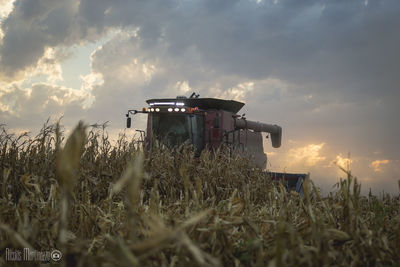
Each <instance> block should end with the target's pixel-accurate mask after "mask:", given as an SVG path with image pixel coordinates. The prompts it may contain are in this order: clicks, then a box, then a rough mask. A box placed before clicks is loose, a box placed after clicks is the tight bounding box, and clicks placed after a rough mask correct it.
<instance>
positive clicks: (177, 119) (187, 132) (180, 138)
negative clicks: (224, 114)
mask: <svg viewBox="0 0 400 267" xmlns="http://www.w3.org/2000/svg"><path fill="white" fill-rule="evenodd" d="M151 126H152V131H153V134H154V135H155V138H156V139H157V140H158V141H159V142H161V143H163V144H165V145H167V146H168V147H171V148H172V147H177V146H180V145H181V144H183V143H185V142H189V143H191V144H193V145H194V147H195V148H196V152H197V153H200V152H201V150H203V148H204V116H202V115H195V114H173V113H153V114H152V125H151Z"/></svg>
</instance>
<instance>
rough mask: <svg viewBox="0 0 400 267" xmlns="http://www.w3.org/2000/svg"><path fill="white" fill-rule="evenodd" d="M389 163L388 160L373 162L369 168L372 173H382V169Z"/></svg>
mask: <svg viewBox="0 0 400 267" xmlns="http://www.w3.org/2000/svg"><path fill="white" fill-rule="evenodd" d="M389 163H390V160H387V159H382V160H374V161H372V162H371V164H370V165H369V166H370V167H371V168H372V169H373V170H374V172H380V171H382V167H383V166H384V165H387V164H389Z"/></svg>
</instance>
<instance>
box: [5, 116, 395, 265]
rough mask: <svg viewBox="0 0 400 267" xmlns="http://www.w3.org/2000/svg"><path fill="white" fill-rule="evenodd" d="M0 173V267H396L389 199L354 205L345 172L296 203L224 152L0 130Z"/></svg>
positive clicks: (307, 188)
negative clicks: (34, 255) (28, 257)
mask: <svg viewBox="0 0 400 267" xmlns="http://www.w3.org/2000/svg"><path fill="white" fill-rule="evenodd" d="M0 172H1V173H0V175H1V176H0V254H1V255H0V256H1V257H0V266H14V265H15V266H18V265H20V264H21V262H20V261H8V260H7V258H6V251H7V249H9V250H13V251H16V250H23V249H24V248H30V249H32V250H38V251H51V250H52V249H57V250H59V251H61V252H62V258H61V260H60V261H59V262H58V263H57V265H61V266H400V194H399V195H398V196H390V195H383V196H380V197H376V196H373V195H372V194H369V195H367V196H363V195H361V194H360V186H361V185H360V184H359V183H358V182H357V179H356V178H355V177H354V176H353V175H352V174H351V172H350V171H348V170H343V175H344V178H343V179H341V181H340V182H339V183H338V184H337V185H336V189H335V190H334V192H332V193H330V194H329V195H328V196H327V197H322V196H321V195H320V193H319V190H318V188H316V187H315V186H314V185H313V183H312V182H311V181H307V182H305V184H304V186H303V188H304V193H305V197H304V199H303V198H301V197H300V196H299V194H298V193H296V192H286V189H285V188H284V187H283V186H282V185H281V184H275V183H273V182H271V180H270V179H269V177H267V176H266V174H265V173H264V172H262V171H261V170H259V169H257V168H253V167H252V166H251V163H250V162H249V161H248V160H247V159H245V158H243V157H241V156H240V155H233V156H229V155H228V153H225V152H224V150H223V149H221V150H220V151H214V152H210V151H203V153H202V154H201V156H200V158H196V157H195V156H194V152H193V150H192V149H191V147H189V146H182V147H180V148H177V149H175V150H174V151H171V150H169V149H167V148H164V147H162V146H158V147H156V148H154V149H153V150H152V151H151V152H150V153H147V152H143V150H142V149H141V146H140V143H138V142H136V141H134V140H130V139H129V138H127V136H125V135H120V138H119V139H118V140H117V141H116V142H115V144H111V142H110V141H109V138H108V136H107V133H106V129H105V128H104V127H102V126H99V127H97V126H92V127H88V126H85V125H84V124H83V123H82V122H80V123H79V124H78V126H77V127H76V128H75V130H74V131H73V132H72V133H71V134H70V136H69V137H68V138H65V137H64V134H63V131H62V127H61V126H60V125H59V124H58V123H56V124H45V125H44V127H43V128H42V130H41V132H40V133H39V134H38V135H37V136H35V137H30V136H29V135H28V134H21V135H14V134H9V133H8V132H7V129H6V127H5V126H2V128H1V134H0ZM399 186H400V182H399ZM23 263H24V264H26V265H30V266H39V265H46V264H47V265H48V264H49V263H50V264H55V262H52V261H50V262H47V263H46V262H45V261H25V262H23Z"/></svg>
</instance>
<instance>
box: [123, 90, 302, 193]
mask: <svg viewBox="0 0 400 267" xmlns="http://www.w3.org/2000/svg"><path fill="white" fill-rule="evenodd" d="M146 102H147V104H149V107H148V108H143V109H142V110H135V109H133V110H128V113H127V114H126V117H127V128H130V127H131V117H130V114H137V113H146V114H148V117H147V134H146V135H145V136H144V140H143V141H144V142H145V144H146V145H145V147H146V148H150V147H151V146H152V142H153V140H159V141H160V142H162V143H164V144H165V145H167V146H169V147H176V146H179V145H181V144H183V143H184V142H187V141H189V142H190V143H191V144H193V146H194V148H195V150H196V155H197V156H198V155H200V153H201V151H202V150H203V149H216V148H218V147H220V146H221V145H223V144H225V145H227V146H228V147H229V148H230V149H231V151H232V150H235V151H238V152H240V153H244V154H245V155H247V156H249V157H250V158H251V160H252V161H253V163H254V164H255V165H256V166H257V167H259V168H262V169H265V168H266V165H267V156H266V154H265V153H264V148H263V140H262V135H261V133H262V132H265V133H267V136H266V137H267V138H268V134H269V135H270V136H271V142H272V146H273V147H274V148H278V147H280V146H281V140H282V128H281V127H280V126H278V125H272V124H266V123H261V122H255V121H250V120H247V119H246V118H245V117H244V115H242V116H241V115H238V114H237V113H238V112H239V110H240V109H241V108H242V107H243V106H244V103H241V102H238V101H234V100H223V99H217V98H199V95H196V94H195V93H193V94H192V95H191V96H190V97H189V98H187V97H185V96H178V97H177V98H163V99H149V100H147V101H146ZM141 132H143V131H141ZM153 135H154V136H153ZM266 173H267V174H268V175H269V176H270V177H271V178H272V179H273V180H275V181H282V182H283V184H284V185H285V186H286V189H287V190H295V191H297V192H298V193H300V195H301V196H303V188H302V185H303V181H304V179H306V178H307V177H308V175H307V174H297V173H296V174H293V173H290V174H289V173H278V172H269V171H266Z"/></svg>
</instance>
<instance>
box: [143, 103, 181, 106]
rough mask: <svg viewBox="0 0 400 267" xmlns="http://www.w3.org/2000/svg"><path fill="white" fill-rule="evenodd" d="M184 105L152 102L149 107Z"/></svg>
mask: <svg viewBox="0 0 400 267" xmlns="http://www.w3.org/2000/svg"><path fill="white" fill-rule="evenodd" d="M184 105H185V103H182V102H153V103H150V106H184Z"/></svg>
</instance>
